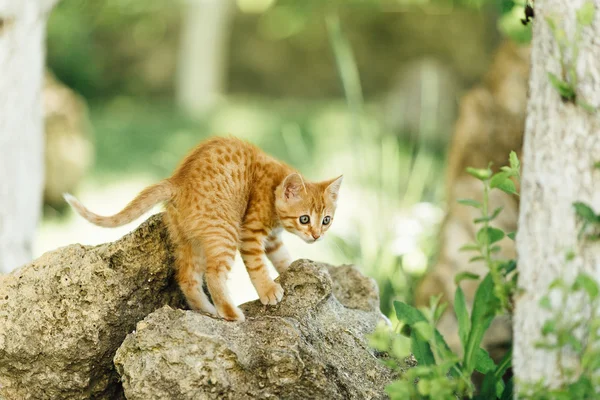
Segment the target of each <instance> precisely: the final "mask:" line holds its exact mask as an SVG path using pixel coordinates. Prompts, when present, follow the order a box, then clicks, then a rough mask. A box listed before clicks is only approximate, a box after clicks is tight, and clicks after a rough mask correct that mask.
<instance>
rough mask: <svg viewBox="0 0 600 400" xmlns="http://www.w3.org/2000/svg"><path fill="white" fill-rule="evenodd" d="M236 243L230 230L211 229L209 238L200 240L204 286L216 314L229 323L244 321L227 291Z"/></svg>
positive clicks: (242, 314)
mask: <svg viewBox="0 0 600 400" xmlns="http://www.w3.org/2000/svg"><path fill="white" fill-rule="evenodd" d="M216 231H218V232H216ZM236 241H237V237H232V233H231V232H230V230H227V229H219V228H215V227H213V228H212V229H211V234H210V236H209V237H205V238H203V240H202V245H203V246H202V251H203V252H204V255H205V256H206V284H207V286H208V291H209V292H210V295H211V297H212V299H213V302H214V303H215V307H216V309H217V313H218V314H219V315H220V316H221V317H222V318H224V319H226V320H229V321H244V319H245V317H244V313H243V312H242V310H240V309H239V308H238V307H236V306H235V304H234V303H233V301H232V300H231V297H230V296H229V291H228V290H227V275H228V274H229V271H231V266H232V265H233V261H234V257H235V251H236Z"/></svg>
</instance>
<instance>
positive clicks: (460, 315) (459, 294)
mask: <svg viewBox="0 0 600 400" xmlns="http://www.w3.org/2000/svg"><path fill="white" fill-rule="evenodd" d="M473 275H474V274H473ZM454 280H455V281H456V278H454ZM454 312H455V314H456V319H457V320H458V336H459V337H460V343H461V344H462V346H463V349H464V348H465V346H466V345H467V338H468V337H469V331H470V330H471V320H470V319H469V311H468V310H467V301H466V300H465V294H464V292H463V291H462V289H461V288H460V286H459V287H457V288H456V293H454Z"/></svg>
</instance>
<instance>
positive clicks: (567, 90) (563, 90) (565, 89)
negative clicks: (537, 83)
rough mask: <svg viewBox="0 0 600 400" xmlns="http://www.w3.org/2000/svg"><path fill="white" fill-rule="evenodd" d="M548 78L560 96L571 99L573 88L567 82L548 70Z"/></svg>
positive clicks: (573, 95) (572, 97)
mask: <svg viewBox="0 0 600 400" xmlns="http://www.w3.org/2000/svg"><path fill="white" fill-rule="evenodd" d="M548 79H549V80H550V84H551V85H552V86H554V88H555V89H556V91H557V92H558V94H560V96H561V97H563V98H565V99H567V100H572V99H574V98H575V90H574V89H573V87H572V86H571V84H569V83H568V82H565V81H563V80H562V79H560V78H559V77H558V76H556V75H554V74H553V73H552V72H548Z"/></svg>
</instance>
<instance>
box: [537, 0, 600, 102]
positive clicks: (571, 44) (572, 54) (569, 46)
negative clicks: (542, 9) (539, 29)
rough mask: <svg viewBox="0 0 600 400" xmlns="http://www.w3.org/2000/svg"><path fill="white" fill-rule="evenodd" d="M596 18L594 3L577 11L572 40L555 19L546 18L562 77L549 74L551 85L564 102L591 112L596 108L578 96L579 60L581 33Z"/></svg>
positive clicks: (585, 5) (584, 5) (588, 3)
mask: <svg viewBox="0 0 600 400" xmlns="http://www.w3.org/2000/svg"><path fill="white" fill-rule="evenodd" d="M595 16H596V8H595V7H594V3H592V2H590V1H588V2H586V3H584V4H583V6H581V8H580V9H579V10H577V23H576V29H575V36H574V37H573V38H572V39H569V38H567V34H566V32H565V30H564V29H563V28H561V27H559V26H558V24H557V23H556V20H555V18H553V17H546V22H547V24H548V27H549V28H550V30H551V31H552V35H553V36H554V39H555V40H556V42H557V44H558V50H559V56H560V66H561V71H560V76H559V75H556V74H554V73H552V72H548V79H549V80H550V84H551V85H552V86H553V87H554V88H555V89H556V91H557V92H558V93H559V94H560V96H561V98H562V99H563V100H564V101H571V102H575V103H577V104H578V105H579V106H581V107H583V108H584V109H586V110H587V111H589V112H595V111H597V110H596V108H594V107H593V106H591V105H590V104H588V103H586V102H585V101H584V100H582V99H580V98H579V97H578V96H577V84H578V76H577V59H578V58H579V44H580V42H581V33H582V31H583V29H584V28H586V27H589V26H591V24H592V22H593V21H594V18H595Z"/></svg>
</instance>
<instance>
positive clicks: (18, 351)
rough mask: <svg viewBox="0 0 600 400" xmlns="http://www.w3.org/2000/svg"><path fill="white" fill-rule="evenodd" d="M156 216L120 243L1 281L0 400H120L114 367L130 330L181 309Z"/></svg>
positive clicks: (50, 258)
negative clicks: (164, 310) (168, 308)
mask: <svg viewBox="0 0 600 400" xmlns="http://www.w3.org/2000/svg"><path fill="white" fill-rule="evenodd" d="M171 264H172V257H171V252H170V250H169V243H168V236H167V232H166V229H165V227H164V225H163V224H162V220H161V216H160V215H159V216H154V217H152V218H150V219H149V220H148V221H147V222H145V223H144V224H143V225H142V226H141V227H140V228H139V229H137V230H136V231H135V232H133V233H131V234H129V235H127V236H125V237H124V238H123V239H121V240H119V241H117V242H115V243H110V244H104V245H101V246H97V247H89V246H81V245H71V246H68V247H64V248H61V249H58V250H55V251H52V252H49V253H46V254H44V255H43V256H42V257H40V258H39V259H37V260H36V261H34V262H32V263H31V264H29V265H26V266H24V267H22V268H20V269H18V270H16V271H14V272H13V273H11V274H9V275H4V276H0V399H5V400H12V399H15V400H23V399H36V400H42V399H90V398H92V399H96V398H111V399H112V398H119V397H120V396H122V389H121V385H120V384H119V382H118V376H117V374H116V372H115V370H114V365H113V362H112V359H113V356H114V354H115V351H116V350H117V348H118V347H119V346H120V344H121V342H122V341H123V339H124V338H125V336H126V335H127V334H128V333H129V332H131V331H132V330H133V328H134V327H135V324H136V323H137V322H138V321H140V320H141V319H143V318H144V317H146V316H147V315H148V314H150V313H151V312H152V311H154V310H156V309H157V308H159V307H162V306H163V305H165V304H170V305H173V306H178V305H180V304H181V297H180V296H181V295H180V294H179V290H178V289H177V287H176V286H175V284H174V280H173V279H172V268H171Z"/></svg>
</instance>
